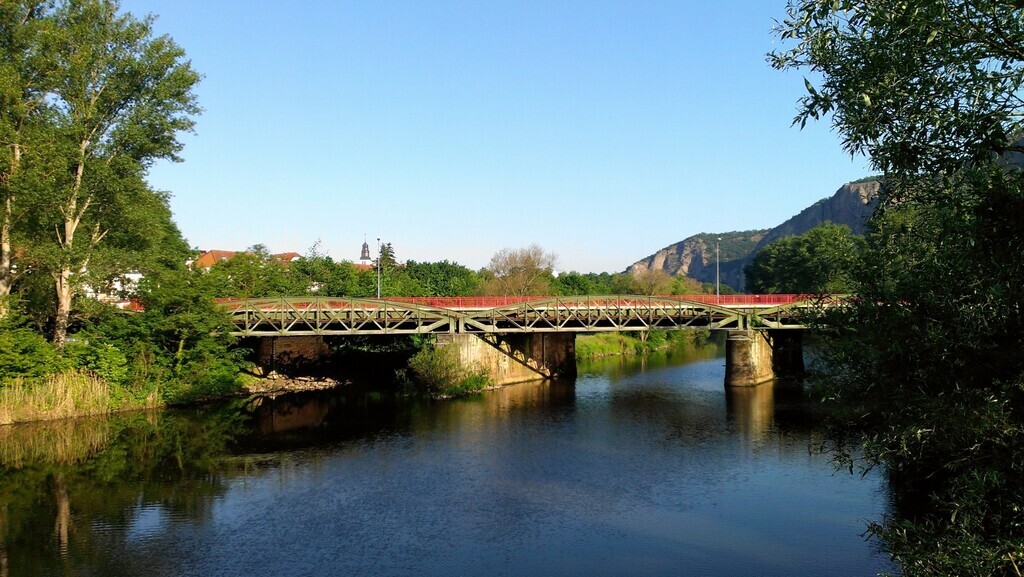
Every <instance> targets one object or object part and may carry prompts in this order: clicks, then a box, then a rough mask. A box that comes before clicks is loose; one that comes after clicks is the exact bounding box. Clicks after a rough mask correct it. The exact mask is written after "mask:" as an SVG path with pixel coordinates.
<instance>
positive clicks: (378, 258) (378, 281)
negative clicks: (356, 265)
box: [377, 236, 380, 298]
mask: <svg viewBox="0 0 1024 577" xmlns="http://www.w3.org/2000/svg"><path fill="white" fill-rule="evenodd" d="M377 298H380V237H379V236H378V237H377Z"/></svg>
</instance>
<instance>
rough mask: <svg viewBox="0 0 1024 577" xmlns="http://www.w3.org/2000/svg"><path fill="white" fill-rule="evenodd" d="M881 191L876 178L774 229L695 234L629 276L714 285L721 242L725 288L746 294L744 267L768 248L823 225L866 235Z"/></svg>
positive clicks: (632, 268) (852, 185)
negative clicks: (654, 273) (665, 276)
mask: <svg viewBox="0 0 1024 577" xmlns="http://www.w3.org/2000/svg"><path fill="white" fill-rule="evenodd" d="M878 188H879V182H878V180H876V179H873V178H865V179H860V180H857V181H854V182H851V183H848V184H845V185H843V186H842V187H840V188H839V190H837V191H836V192H835V194H833V195H832V196H831V197H828V198H823V199H821V200H819V201H818V202H816V203H814V204H812V205H811V206H809V207H807V208H805V209H803V210H802V211H800V213H799V214H797V215H796V216H793V217H792V218H790V219H789V220H787V221H786V222H783V223H782V224H780V225H778V226H776V227H775V228H772V229H766V230H747V231H740V232H725V233H700V234H695V235H693V236H691V237H688V238H686V239H683V240H681V241H679V242H677V243H675V244H672V245H669V246H667V247H665V248H663V249H661V250H659V251H658V252H656V253H654V254H652V255H650V256H648V257H646V258H643V259H641V260H638V261H637V262H635V263H633V264H632V265H630V266H629V268H628V269H627V272H635V271H638V270H645V269H652V268H653V269H661V270H664V271H665V272H667V273H669V274H671V275H673V276H675V275H685V276H688V277H690V278H693V279H696V280H698V281H700V282H705V283H714V282H715V240H716V239H717V238H721V239H722V240H721V242H720V245H719V250H720V253H719V258H720V261H721V279H722V283H723V284H727V285H729V286H731V287H733V288H735V289H737V290H743V285H744V282H743V267H744V266H746V265H747V264H749V263H750V261H751V260H753V258H754V255H756V254H757V253H758V251H760V250H761V248H763V247H764V246H766V245H768V244H769V243H772V242H774V241H776V240H778V239H780V238H782V237H784V236H791V235H798V234H803V233H805V232H807V231H808V230H810V229H812V228H814V227H815V226H818V225H819V224H821V223H823V222H833V223H835V224H845V225H846V226H849V227H850V228H851V229H853V231H854V232H855V233H857V234H863V232H864V227H865V222H866V221H867V217H868V216H869V215H870V214H871V211H872V210H873V208H874V204H875V200H876V198H877V197H878Z"/></svg>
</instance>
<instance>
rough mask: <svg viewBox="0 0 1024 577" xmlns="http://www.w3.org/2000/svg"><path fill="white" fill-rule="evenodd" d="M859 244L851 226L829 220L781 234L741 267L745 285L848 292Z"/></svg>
mask: <svg viewBox="0 0 1024 577" xmlns="http://www.w3.org/2000/svg"><path fill="white" fill-rule="evenodd" d="M860 244H861V241H860V239H859V238H858V237H857V236H855V235H854V234H853V231H851V230H850V227H848V226H845V225H838V224H833V223H830V222H828V223H824V224H821V225H819V226H816V227H814V228H812V229H811V230H809V231H807V232H805V233H804V234H801V235H798V236H787V237H784V238H781V239H779V240H777V241H775V242H773V243H771V244H769V245H768V246H766V247H764V248H763V249H761V251H760V252H758V253H757V255H756V256H755V257H754V260H752V261H751V263H750V264H749V265H747V266H746V267H745V268H744V269H743V272H744V274H745V275H746V279H747V287H748V288H749V289H750V291H751V292H754V293H791V294H830V293H831V294H836V293H847V292H850V290H851V289H852V288H853V284H852V280H851V279H852V276H853V273H854V269H855V268H856V267H857V259H858V256H859V253H860Z"/></svg>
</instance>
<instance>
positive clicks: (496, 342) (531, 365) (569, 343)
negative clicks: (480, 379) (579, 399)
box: [436, 333, 576, 385]
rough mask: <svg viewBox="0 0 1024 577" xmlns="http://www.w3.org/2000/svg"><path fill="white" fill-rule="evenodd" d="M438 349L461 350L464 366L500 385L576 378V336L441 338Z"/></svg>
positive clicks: (573, 334) (532, 335)
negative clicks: (478, 371)
mask: <svg viewBox="0 0 1024 577" xmlns="http://www.w3.org/2000/svg"><path fill="white" fill-rule="evenodd" d="M436 346H441V347H458V350H459V358H460V359H461V360H462V362H463V363H465V364H466V365H467V366H472V367H479V368H481V369H483V370H484V371H486V372H487V373H488V375H490V377H491V379H492V380H493V381H494V383H495V384H498V385H506V384H510V383H519V382H523V381H530V380H534V379H550V378H571V377H575V376H576V334H575V333H529V334H508V335H485V336H476V335H438V337H437V343H436Z"/></svg>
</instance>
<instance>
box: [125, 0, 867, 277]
mask: <svg viewBox="0 0 1024 577" xmlns="http://www.w3.org/2000/svg"><path fill="white" fill-rule="evenodd" d="M122 8H123V9H124V10H127V11H130V12H132V13H133V14H135V15H136V16H141V15H144V14H148V13H152V14H154V15H156V16H157V17H158V19H157V22H156V25H155V27H156V31H157V32H158V33H160V34H168V35H170V36H171V37H173V38H174V39H175V40H176V41H177V42H178V44H180V45H181V46H182V47H183V48H184V49H185V51H186V53H187V54H188V57H189V58H190V59H191V60H192V64H193V67H194V68H195V69H196V70H197V71H199V72H200V73H202V74H203V75H204V79H203V82H202V84H201V85H200V86H199V87H198V89H197V94H198V97H199V101H200V104H201V106H202V107H203V108H204V113H203V114H202V116H200V117H199V118H198V122H197V126H196V133H195V134H194V135H193V134H189V135H185V136H184V137H183V141H184V142H185V144H186V147H185V150H184V154H183V156H184V158H185V162H184V163H176V164H174V163H161V164H158V165H156V166H155V167H154V168H153V169H152V171H151V173H150V182H151V183H152V184H153V186H154V187H155V188H157V189H160V190H167V191H169V192H171V193H172V195H173V196H172V200H171V207H172V209H173V210H174V214H175V219H176V221H177V223H178V225H179V227H180V228H181V230H182V232H183V233H184V234H185V236H186V238H187V239H188V240H189V243H190V244H191V245H193V246H196V247H199V248H202V249H211V248H221V249H229V250H239V249H243V248H245V247H247V246H250V245H252V244H256V243H263V244H265V245H267V246H268V247H269V248H270V249H271V250H272V251H275V252H283V251H289V250H294V251H296V252H300V253H305V252H307V251H308V249H309V248H310V247H311V246H312V245H313V243H315V242H317V241H319V242H320V243H321V249H322V250H323V251H326V252H327V253H328V254H329V255H330V256H332V257H334V258H335V259H338V260H341V259H347V260H353V259H356V258H358V256H359V246H360V245H361V244H362V242H363V239H364V237H365V238H367V239H368V240H369V241H370V243H371V244H373V243H374V242H375V239H376V238H377V237H380V238H382V239H383V240H384V241H389V242H391V243H392V244H393V246H394V248H395V252H396V256H397V257H398V258H399V259H400V260H405V259H414V260H418V261H437V260H445V259H447V260H452V261H456V262H459V263H461V264H464V265H466V266H469V267H471V268H474V269H476V268H479V267H482V266H484V265H486V264H487V261H488V260H489V259H490V256H491V255H492V254H493V253H495V252H496V251H498V250H500V249H502V248H516V247H522V246H527V245H529V244H531V243H536V244H539V245H540V246H542V247H543V248H544V249H546V250H548V251H550V252H554V253H555V254H557V255H558V264H559V266H558V268H559V270H578V271H581V272H591V271H592V272H600V271H611V272H614V271H619V270H622V269H624V268H625V267H626V266H628V265H629V264H631V263H632V262H634V261H635V260H638V259H640V258H643V257H645V256H647V255H649V254H651V253H653V252H655V251H657V250H659V249H661V248H662V247H664V246H667V245H669V244H672V243H673V242H676V241H679V240H682V239H683V238H685V237H687V236H690V235H692V234H696V233H699V232H720V231H730V230H744V229H751V228H767V227H771V226H774V225H776V224H778V223H780V222H782V221H783V220H785V219H786V218H788V217H790V216H792V215H793V214H796V213H797V212H799V211H800V210H801V209H803V208H804V207H806V206H808V205H809V204H811V203H813V202H814V201H816V200H818V199H820V198H823V197H825V196H829V195H831V194H832V193H833V192H834V191H835V190H836V189H837V188H838V187H839V186H840V185H842V184H843V183H844V182H847V181H849V180H853V179H856V178H860V177H862V176H866V175H868V174H869V173H870V170H869V168H868V166H867V163H866V161H864V160H863V159H851V158H850V157H849V156H848V155H846V154H845V153H844V152H843V151H842V150H841V148H840V145H839V138H838V136H837V135H836V134H835V133H833V132H831V131H830V127H829V125H828V124H827V123H818V124H817V125H809V126H808V127H807V128H805V129H804V130H802V131H801V130H799V129H797V128H795V127H792V126H791V121H792V118H793V116H794V114H795V111H796V100H797V99H798V98H799V97H800V96H801V95H802V92H803V80H802V76H801V75H799V74H791V73H780V72H776V71H774V70H772V69H771V68H770V67H769V66H768V65H767V64H766V62H765V54H766V53H767V52H769V51H770V50H772V49H774V48H777V47H779V44H778V41H777V40H775V39H774V38H773V36H772V34H771V29H772V26H773V19H776V18H781V17H782V16H783V14H784V9H785V1H784V0H747V1H734V2H728V3H726V2H722V3H718V2H684V1H676V2H654V1H652V2H636V1H635V0H634V1H622V2H617V1H616V2H613V1H597V0H591V1H578V2H577V1H554V0H546V1H537V2H532V1H515V2H500V1H478V2H470V1H464V2H447V1H430V2H428V1H420V2H403V1H391V0H389V1H364V2H348V1H340V0H338V1H313V0H293V1H290V2H271V1H246V2H242V1H232V0H174V1H173V2H168V1H166V0H164V1H157V0H123V1H122Z"/></svg>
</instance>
